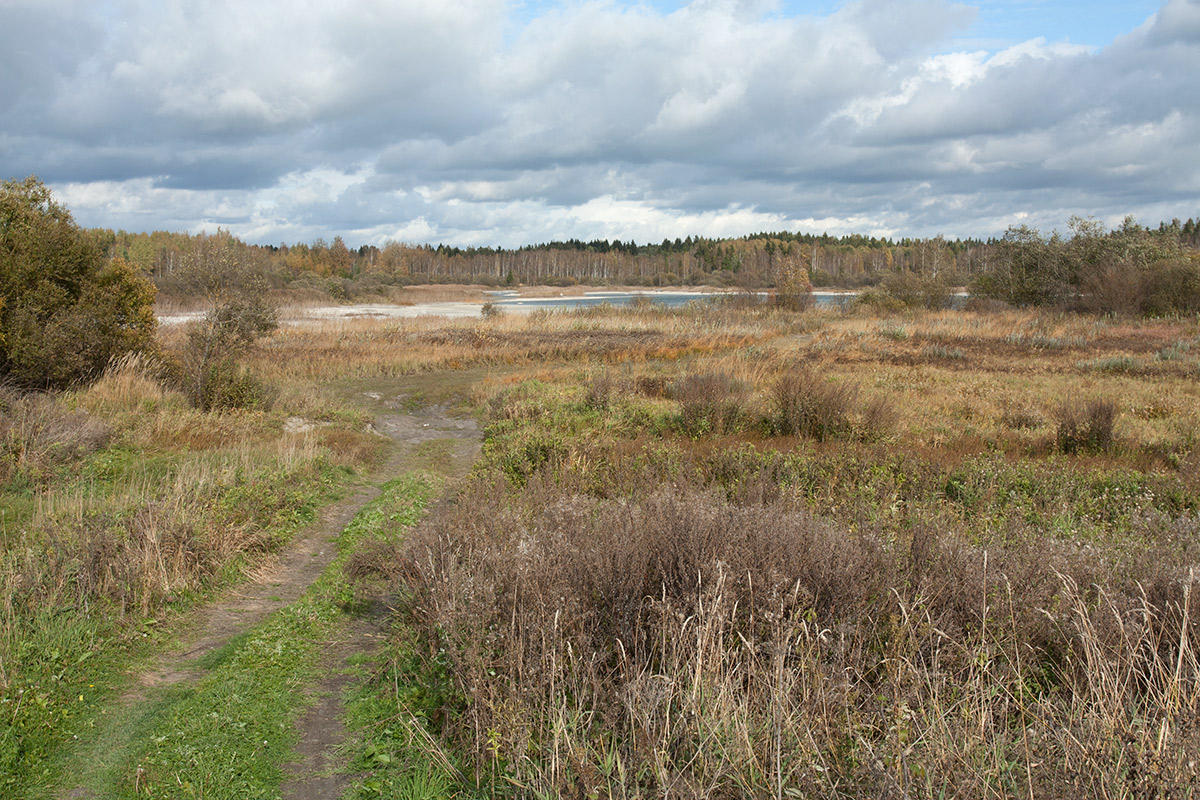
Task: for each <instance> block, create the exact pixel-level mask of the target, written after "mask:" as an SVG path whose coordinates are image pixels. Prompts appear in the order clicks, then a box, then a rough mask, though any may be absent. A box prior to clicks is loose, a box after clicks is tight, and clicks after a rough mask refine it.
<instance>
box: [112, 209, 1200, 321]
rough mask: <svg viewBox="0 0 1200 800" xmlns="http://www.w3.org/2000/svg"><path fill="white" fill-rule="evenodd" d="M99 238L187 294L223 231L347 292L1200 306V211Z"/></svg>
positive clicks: (273, 260)
mask: <svg viewBox="0 0 1200 800" xmlns="http://www.w3.org/2000/svg"><path fill="white" fill-rule="evenodd" d="M95 234H96V235H97V236H99V237H101V238H104V239H106V240H107V242H108V248H109V253H110V255H111V256H112V257H114V258H116V257H119V258H122V259H124V260H125V261H126V262H128V263H130V264H132V265H134V266H136V267H137V268H139V269H140V270H141V271H142V272H143V274H145V275H147V276H148V277H150V278H151V279H152V280H153V281H154V283H155V284H156V286H157V287H158V289H159V292H160V294H161V295H163V296H165V297H178V296H183V295H185V294H186V287H185V286H183V285H181V283H180V281H179V280H178V279H177V277H178V275H179V273H180V269H181V267H182V266H183V265H184V264H185V263H186V262H187V260H188V257H189V255H190V254H191V253H192V252H193V251H194V250H195V249H196V248H197V247H199V246H201V243H202V242H204V241H206V240H208V239H210V238H212V236H217V237H221V238H226V239H230V240H232V243H233V244H234V245H235V246H236V248H237V249H238V250H239V252H240V253H241V258H242V260H243V261H244V262H245V264H246V266H248V267H249V268H251V269H253V270H254V271H256V272H258V273H260V274H262V275H263V276H264V277H265V278H266V280H267V282H268V284H269V285H270V286H271V287H272V288H274V289H278V290H291V291H292V292H296V293H300V294H303V293H305V292H312V293H315V294H321V295H328V296H331V297H333V298H335V299H339V300H351V299H364V298H370V297H384V298H386V297H388V296H389V294H391V293H392V292H393V290H394V289H395V288H397V287H403V286H406V285H410V284H425V283H468V284H476V285H485V286H505V285H516V284H543V285H572V284H599V285H603V284H622V285H633V286H679V285H710V286H723V287H742V288H747V289H763V288H771V287H776V286H778V285H779V284H780V283H781V281H782V280H784V279H786V277H787V276H789V275H794V274H796V273H800V274H803V275H806V276H807V278H808V281H809V282H810V283H811V285H812V286H814V287H816V288H821V287H833V286H836V287H845V288H863V287H872V286H881V288H882V289H884V290H890V294H891V295H893V296H901V297H902V298H908V299H909V300H911V298H912V297H914V296H916V297H920V298H925V300H929V299H930V298H933V299H934V302H935V303H936V299H937V298H939V297H943V296H944V295H945V292H944V291H927V290H928V289H929V288H930V286H931V285H933V286H935V288H938V287H940V288H948V287H959V286H963V287H970V288H971V290H972V293H973V294H978V295H981V296H988V297H994V298H996V299H999V300H1004V301H1006V302H1009V303H1012V304H1015V305H1051V304H1062V303H1069V302H1071V301H1072V299H1073V298H1074V300H1075V301H1080V302H1082V303H1083V304H1084V305H1089V306H1094V308H1093V309H1092V310H1099V311H1110V312H1131V313H1139V312H1150V313H1154V312H1157V311H1163V310H1166V311H1171V310H1180V309H1178V308H1175V307H1176V306H1179V305H1180V303H1182V304H1183V307H1184V310H1187V309H1190V308H1191V307H1192V305H1193V304H1194V305H1195V306H1196V307H1200V265H1198V263H1197V261H1196V257H1197V253H1198V252H1200V220H1196V219H1188V220H1187V221H1186V222H1181V221H1179V220H1173V221H1172V222H1170V223H1161V224H1160V225H1159V226H1158V227H1157V228H1151V227H1146V226H1142V225H1140V224H1138V223H1137V222H1136V221H1134V220H1133V219H1132V218H1127V219H1126V220H1125V222H1124V223H1123V224H1122V225H1121V226H1119V227H1117V228H1115V229H1112V230H1109V229H1107V228H1105V227H1104V226H1103V225H1101V224H1100V223H1098V222H1096V221H1095V220H1092V219H1081V218H1073V219H1072V220H1071V222H1070V224H1069V228H1068V232H1067V233H1066V234H1060V233H1058V232H1057V231H1056V232H1052V233H1050V234H1044V233H1042V232H1040V231H1037V230H1035V229H1032V228H1028V227H1014V228H1010V229H1009V230H1008V231H1007V232H1006V233H1005V235H1004V236H1002V237H999V238H990V239H987V240H983V239H946V238H944V237H941V236H938V237H934V238H929V239H909V238H904V239H890V238H879V237H869V236H862V235H851V236H830V235H828V234H820V235H814V234H802V233H791V232H786V231H785V232H773V233H758V234H753V235H749V236H744V237H741V238H736V239H710V238H705V237H688V238H686V239H675V240H663V241H662V242H661V243H659V244H650V245H639V244H636V243H634V242H622V241H608V240H604V239H601V240H594V241H588V242H584V241H579V240H571V241H565V242H550V243H547V244H538V245H530V246H526V247H521V248H516V249H503V248H490V247H477V248H476V247H472V248H459V247H450V246H446V245H438V246H432V245H410V244H403V243H399V242H389V243H387V244H385V245H384V246H383V247H378V246H375V245H363V246H361V247H358V248H353V247H350V246H349V245H347V244H346V242H345V241H343V240H342V238H341V237H335V238H334V239H333V240H332V241H325V240H322V239H318V240H317V241H315V242H313V243H311V244H306V243H299V244H293V245H286V244H283V245H247V244H244V243H241V242H238V241H237V240H236V239H233V237H231V236H230V235H229V234H227V233H218V234H213V235H204V234H201V235H189V234H185V233H165V232H155V233H149V234H145V233H128V232H125V231H115V232H114V231H95ZM1159 273H1162V274H1159ZM1164 276H1165V277H1164ZM1149 296H1158V299H1153V297H1150V299H1147V298H1148V297H1149ZM1172 298H1173V299H1172ZM1166 299H1170V300H1171V303H1167V305H1168V306H1170V307H1168V308H1164V307H1163V306H1164V302H1163V301H1164V300H1166ZM927 304H928V303H927ZM1172 304H1173V305H1172Z"/></svg>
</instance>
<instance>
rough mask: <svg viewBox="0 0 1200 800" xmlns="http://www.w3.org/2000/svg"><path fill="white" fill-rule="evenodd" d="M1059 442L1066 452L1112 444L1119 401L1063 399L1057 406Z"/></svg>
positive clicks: (1083, 450) (1062, 449) (1060, 447)
mask: <svg viewBox="0 0 1200 800" xmlns="http://www.w3.org/2000/svg"><path fill="white" fill-rule="evenodd" d="M1057 416H1058V432H1057V435H1056V440H1055V441H1056V444H1057V445H1058V449H1059V451H1060V452H1063V453H1068V454H1070V453H1078V452H1099V451H1101V450H1107V449H1108V448H1109V447H1111V446H1112V444H1113V429H1114V427H1115V426H1116V422H1117V404H1116V403H1114V402H1113V401H1111V400H1088V401H1086V402H1084V403H1083V404H1082V405H1071V404H1070V403H1064V404H1063V405H1061V406H1059V409H1058V414H1057Z"/></svg>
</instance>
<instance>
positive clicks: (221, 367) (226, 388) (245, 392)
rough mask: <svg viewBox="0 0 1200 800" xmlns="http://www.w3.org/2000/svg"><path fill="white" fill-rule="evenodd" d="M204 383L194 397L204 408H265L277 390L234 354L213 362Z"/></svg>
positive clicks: (210, 409)
mask: <svg viewBox="0 0 1200 800" xmlns="http://www.w3.org/2000/svg"><path fill="white" fill-rule="evenodd" d="M201 386H202V391H201V393H200V394H199V395H197V396H196V397H195V398H194V401H195V403H196V406H197V407H198V408H200V409H202V410H204V411H216V410H230V409H235V408H263V409H265V408H270V407H271V405H272V403H273V402H274V400H275V393H274V392H273V391H271V389H270V388H269V387H268V386H267V385H266V384H264V383H263V381H262V379H261V378H259V377H258V376H257V375H255V374H254V372H253V371H251V370H250V369H249V368H247V367H245V366H243V365H241V364H239V363H237V362H236V361H235V360H233V359H232V358H227V359H225V360H224V361H219V362H217V363H216V364H213V365H212V366H210V367H209V371H208V374H207V375H206V376H205V378H204V380H203V381H202V383H201Z"/></svg>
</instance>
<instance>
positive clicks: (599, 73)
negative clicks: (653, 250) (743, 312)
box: [0, 0, 1200, 244]
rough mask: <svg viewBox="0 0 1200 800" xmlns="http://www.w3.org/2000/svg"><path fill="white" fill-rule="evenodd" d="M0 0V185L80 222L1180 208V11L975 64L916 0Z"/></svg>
mask: <svg viewBox="0 0 1200 800" xmlns="http://www.w3.org/2000/svg"><path fill="white" fill-rule="evenodd" d="M0 2H3V3H4V6H3V7H4V14H5V16H6V22H8V23H9V24H7V25H5V26H0V66H2V67H3V68H4V71H2V72H0V131H2V133H0V144H2V145H3V150H2V151H0V152H3V153H4V155H3V156H0V159H2V161H0V168H4V169H7V171H8V172H9V174H11V175H18V176H19V175H24V174H27V173H29V172H36V173H38V174H40V175H41V176H42V177H43V178H44V179H47V180H48V181H50V182H51V183H52V185H54V186H55V187H56V188H58V190H59V192H60V194H61V196H62V199H63V200H64V201H65V202H67V204H68V205H69V206H71V207H72V208H73V209H74V211H75V213H76V216H77V218H79V219H80V220H81V221H83V222H84V223H85V224H96V225H105V226H108V227H123V228H141V227H160V228H169V229H191V228H194V227H196V226H197V225H200V224H219V225H223V226H226V227H230V228H231V229H233V230H234V231H235V232H238V233H239V234H241V235H244V236H247V237H251V238H254V239H256V240H259V241H269V242H278V241H281V240H297V239H305V238H307V239H312V238H316V237H317V236H324V237H325V238H330V237H332V236H333V235H337V234H341V235H343V236H344V237H345V238H347V241H350V242H352V241H353V236H359V237H361V238H362V239H363V240H368V239H369V240H372V241H375V240H379V239H381V238H387V237H389V236H396V237H397V238H404V239H406V240H409V241H443V240H444V241H448V242H451V243H462V244H467V243H474V244H496V243H503V244H522V243H526V242H534V241H545V240H548V239H551V238H557V237H566V238H570V237H579V238H597V237H607V238H614V237H615V238H621V239H624V240H628V239H630V238H635V239H638V240H651V241H658V240H661V239H662V238H664V237H669V238H674V237H675V236H686V235H688V234H706V235H724V234H731V235H738V234H742V233H747V232H752V231H756V230H762V229H767V228H772V227H774V228H792V229H812V230H816V229H821V230H829V231H830V232H851V231H854V230H858V231H883V230H887V231H895V232H898V233H900V234H904V235H921V234H926V233H938V232H943V233H947V234H948V235H956V234H963V235H966V234H978V235H988V234H992V233H997V232H999V231H1000V230H1002V229H1003V226H1004V225H1005V224H1007V221H1009V220H1011V219H1013V218H1014V215H1015V214H1018V213H1027V214H1029V215H1030V216H1029V217H1028V219H1034V220H1047V219H1048V220H1050V224H1051V226H1053V225H1061V224H1062V222H1063V220H1064V219H1065V218H1066V216H1065V215H1069V213H1076V212H1083V213H1094V214H1096V215H1097V216H1100V217H1102V218H1107V217H1108V216H1110V215H1115V216H1116V217H1117V218H1118V219H1119V218H1120V216H1123V215H1124V214H1125V213H1135V214H1139V215H1142V216H1147V215H1151V214H1155V213H1164V210H1165V212H1167V213H1168V216H1177V215H1178V216H1187V215H1190V214H1193V213H1195V212H1200V166H1197V165H1196V159H1195V158H1194V154H1193V152H1192V151H1193V150H1194V144H1193V143H1194V142H1195V141H1196V139H1197V134H1198V133H1200V95H1198V89H1197V87H1196V82H1195V80H1194V78H1193V77H1192V76H1193V75H1194V74H1195V72H1196V70H1197V68H1198V67H1200V3H1197V2H1195V0H1170V2H1168V3H1167V4H1166V5H1165V6H1164V7H1163V8H1162V9H1161V10H1160V11H1159V13H1158V14H1157V15H1156V16H1155V17H1153V18H1151V19H1150V20H1148V21H1147V22H1146V23H1145V24H1144V25H1142V26H1141V27H1140V28H1138V29H1136V30H1134V31H1131V32H1130V33H1128V34H1127V35H1125V36H1121V37H1119V38H1118V39H1117V40H1115V41H1114V42H1112V43H1111V44H1109V45H1108V46H1105V47H1099V48H1087V47H1081V46H1078V45H1071V44H1067V43H1063V42H1061V41H1057V42H1047V41H1046V40H1045V39H1038V38H1034V39H1030V40H1029V41H1025V42H1022V43H1019V44H1016V45H1013V46H1009V47H1006V48H1004V49H1001V50H999V51H995V52H992V51H988V50H984V49H979V48H978V47H973V48H972V49H970V50H964V51H955V50H948V49H947V48H948V46H949V43H950V42H952V41H953V39H952V38H951V37H953V36H955V35H958V34H961V33H963V32H964V31H965V30H966V29H967V28H968V26H969V25H970V24H971V21H972V19H973V18H974V15H975V11H974V10H973V9H972V8H970V7H967V6H964V5H958V4H953V3H948V2H943V1H942V0H889V1H886V2H885V0H857V2H847V3H845V4H843V5H841V6H839V7H838V9H837V10H836V11H835V12H833V13H832V14H830V15H828V16H825V17H816V16H805V17H789V16H786V15H785V14H784V13H783V11H782V8H783V7H782V6H781V5H780V4H779V3H776V2H770V0H763V1H756V0H748V1H746V2H739V1H738V0H704V1H703V2H700V1H698V2H693V3H691V4H690V5H687V6H685V7H682V8H680V9H678V10H676V11H674V12H672V13H664V12H660V11H657V10H655V9H654V8H653V7H651V6H646V5H634V4H629V3H622V2H617V1H616V0H578V2H571V3H564V4H562V5H557V6H554V7H553V8H552V9H551V10H549V11H545V12H543V13H541V14H540V15H538V16H534V17H533V18H532V19H531V20H529V21H528V23H527V24H525V23H522V24H518V23H517V22H516V20H517V16H515V15H516V14H517V13H518V12H519V11H520V9H519V8H518V4H515V3H506V2H504V0H451V1H447V2H439V3H429V2H425V0H395V1H391V2H385V0H343V1H342V2H332V1H331V0H291V1H289V2H284V0H264V1H263V2H256V3H242V2H233V1H232V0H215V1H214V2H204V3H201V2H198V0H170V1H169V2H151V0H124V2H112V3H84V2H81V1H80V2H59V3H53V4H47V3H44V2H40V1H39V2H34V1H33V0H19V1H18V0H0ZM521 13H524V12H521ZM26 52H37V53H38V54H39V56H40V57H39V58H37V59H29V58H24V57H22V55H21V54H22V53H26ZM4 177H7V176H4ZM1189 206H1190V207H1189ZM1064 214H1065V215H1064ZM1055 215H1064V216H1061V217H1056V216H1055ZM1147 221H1151V222H1152V221H1154V219H1153V218H1150V217H1148V218H1147ZM846 226H849V227H846ZM997 226H999V227H997Z"/></svg>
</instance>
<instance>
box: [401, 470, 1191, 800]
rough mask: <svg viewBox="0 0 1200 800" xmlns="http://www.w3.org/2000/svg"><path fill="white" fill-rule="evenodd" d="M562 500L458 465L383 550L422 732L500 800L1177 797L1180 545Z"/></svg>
mask: <svg viewBox="0 0 1200 800" xmlns="http://www.w3.org/2000/svg"><path fill="white" fill-rule="evenodd" d="M568 483H569V482H568ZM572 489H573V487H572V486H570V485H568V486H565V487H564V486H563V485H562V477H561V476H559V477H553V476H551V475H549V474H547V475H546V476H545V479H544V480H543V479H541V478H538V477H535V478H533V479H531V480H530V481H529V482H528V483H527V484H526V485H525V486H524V487H523V489H522V491H521V494H520V496H519V498H518V497H515V496H513V495H511V494H509V493H508V492H507V491H506V489H505V487H504V486H503V485H496V484H488V483H487V482H486V481H481V482H479V483H477V484H475V485H473V486H471V487H470V488H469V489H468V490H466V491H465V492H464V493H463V495H462V498H461V499H460V501H459V502H458V503H457V504H456V505H455V506H454V507H453V508H450V509H447V510H446V511H445V512H444V513H443V514H441V515H439V516H438V517H436V518H435V519H434V520H432V521H431V522H429V523H427V524H425V525H424V526H422V527H421V529H420V530H419V531H418V532H417V533H416V534H415V535H414V536H413V537H412V538H411V539H410V540H409V542H408V543H407V545H406V546H405V549H404V552H403V554H402V556H401V561H400V564H401V568H402V573H403V580H404V586H405V587H406V589H407V591H408V592H409V595H408V596H409V603H408V606H407V608H408V611H407V615H408V616H407V619H408V620H409V621H410V622H411V623H412V624H414V625H415V626H417V629H418V630H419V631H420V632H422V634H423V636H424V637H426V638H425V641H426V642H427V646H428V647H429V648H430V652H433V651H435V650H436V651H439V652H441V653H442V654H443V655H442V656H441V658H444V661H443V662H442V663H444V664H445V666H446V667H447V668H448V669H449V671H450V674H451V675H452V676H453V678H454V681H455V685H456V686H457V687H458V688H459V690H460V691H462V692H463V693H464V703H465V704H464V706H463V708H464V709H465V710H464V711H463V712H462V714H461V716H458V715H456V716H454V717H447V718H445V719H444V720H443V722H442V733H443V736H444V737H446V738H447V739H449V740H450V741H452V742H453V743H455V744H456V745H457V746H458V747H459V748H462V749H465V750H467V751H468V752H473V753H475V756H476V759H477V764H478V768H479V770H480V771H481V774H484V775H486V774H489V772H490V773H491V774H492V776H493V778H494V779H497V780H501V781H503V782H505V783H507V784H509V785H511V786H516V787H521V790H520V791H518V792H517V793H518V795H521V796H546V795H554V796H578V795H581V794H587V792H588V791H595V790H597V789H598V790H599V792H600V794H601V795H603V796H613V797H652V796H687V797H762V796H772V797H776V796H778V797H783V796H806V797H807V796H839V797H860V796H897V797H900V796H920V797H936V796H940V795H942V794H948V795H953V796H988V795H991V794H1000V795H1017V796H1033V797H1045V796H1068V795H1074V796H1113V797H1141V796H1174V795H1175V794H1177V793H1180V792H1182V793H1185V794H1186V793H1188V792H1190V791H1193V790H1194V789H1195V788H1196V786H1197V783H1196V781H1197V779H1198V775H1197V770H1196V762H1195V758H1196V756H1197V754H1198V753H1200V737H1198V736H1197V734H1198V732H1200V731H1198V729H1197V726H1196V723H1195V712H1196V711H1197V710H1198V709H1197V701H1198V699H1200V694H1198V692H1197V686H1196V678H1197V674H1198V673H1197V666H1198V665H1197V662H1196V657H1195V651H1194V649H1193V646H1192V639H1191V637H1192V632H1193V629H1194V626H1195V624H1196V622H1197V619H1198V615H1197V612H1196V610H1195V609H1194V608H1193V606H1192V600H1191V593H1192V591H1193V590H1194V588H1195V586H1196V578H1195V575H1194V574H1193V573H1191V572H1189V571H1188V569H1187V567H1186V563H1187V556H1186V555H1185V554H1184V552H1183V551H1181V550H1175V551H1170V550H1168V551H1158V552H1154V553H1153V554H1152V555H1151V557H1148V558H1147V559H1146V560H1145V561H1143V562H1140V564H1141V567H1140V568H1141V569H1146V570H1148V571H1147V572H1145V573H1138V572H1135V573H1134V574H1133V575H1123V574H1121V573H1122V571H1123V570H1125V569H1128V566H1127V563H1128V562H1126V561H1125V559H1124V558H1123V555H1122V554H1121V553H1120V552H1118V551H1116V550H1113V551H1109V552H1103V551H1096V550H1094V549H1092V550H1081V549H1080V548H1078V547H1077V546H1076V545H1073V544H1070V543H1054V542H1050V541H1047V540H1042V539H1038V538H1037V537H1032V536H1031V537H1029V538H1028V539H1027V540H1026V541H1025V542H1024V543H1022V544H1019V545H1016V546H1010V547H1004V546H1000V545H996V546H993V547H990V548H987V549H982V548H976V547H972V546H970V545H968V544H967V543H966V542H965V540H964V537H963V535H962V533H961V532H958V531H955V530H953V529H946V528H945V527H944V526H941V525H934V524H927V525H926V524H923V525H920V526H918V527H917V528H915V529H914V530H913V532H912V534H911V536H910V537H908V538H906V539H900V540H892V539H891V538H890V536H888V535H885V534H883V533H882V532H876V531H872V530H860V531H854V530H852V529H848V528H846V527H844V526H842V525H840V524H838V523H836V522H834V521H831V520H824V519H820V518H817V517H814V516H812V515H811V514H809V513H807V512H804V511H802V510H799V509H796V508H795V507H793V506H791V505H789V504H788V503H786V502H780V501H772V502H767V503H762V504H759V503H750V504H746V505H741V504H731V503H729V502H727V501H726V500H725V499H724V498H723V497H721V496H720V495H717V494H714V493H712V492H711V491H708V490H705V489H702V488H699V487H688V486H683V487H680V486H678V485H674V486H672V485H661V486H660V487H659V488H657V489H650V493H649V494H643V495H641V497H640V499H634V500H630V499H624V498H622V499H613V500H597V499H593V498H589V497H587V496H585V495H579V494H575V493H573V492H572ZM1191 524H1192V526H1193V528H1194V526H1195V522H1194V520H1193V521H1192V523H1191ZM1080 586H1086V587H1098V590H1099V593H1098V594H1097V589H1095V588H1094V589H1089V590H1086V591H1081V590H1080V589H1079V587H1080ZM1018 587H1019V588H1018ZM589 787H591V788H589ZM1155 793H1158V795H1155ZM1164 793H1165V794H1164Z"/></svg>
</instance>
